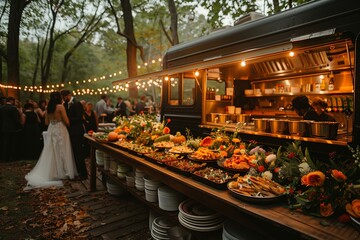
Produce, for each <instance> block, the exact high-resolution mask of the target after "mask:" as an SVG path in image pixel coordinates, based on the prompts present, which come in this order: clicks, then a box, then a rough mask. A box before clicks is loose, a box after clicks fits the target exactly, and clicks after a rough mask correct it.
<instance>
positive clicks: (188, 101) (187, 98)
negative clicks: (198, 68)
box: [182, 77, 196, 106]
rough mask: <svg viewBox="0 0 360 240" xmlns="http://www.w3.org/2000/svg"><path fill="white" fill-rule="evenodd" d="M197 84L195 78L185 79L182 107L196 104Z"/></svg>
mask: <svg viewBox="0 0 360 240" xmlns="http://www.w3.org/2000/svg"><path fill="white" fill-rule="evenodd" d="M195 84H196V83H195V79H194V78H188V77H184V79H183V88H182V90H183V92H182V99H183V100H182V105H185V106H189V105H193V104H194V98H195Z"/></svg>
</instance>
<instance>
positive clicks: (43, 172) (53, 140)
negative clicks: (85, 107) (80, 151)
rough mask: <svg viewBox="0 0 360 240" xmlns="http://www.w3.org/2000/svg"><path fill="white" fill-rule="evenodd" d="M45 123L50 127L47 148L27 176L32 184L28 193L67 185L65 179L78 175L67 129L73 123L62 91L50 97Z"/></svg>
mask: <svg viewBox="0 0 360 240" xmlns="http://www.w3.org/2000/svg"><path fill="white" fill-rule="evenodd" d="M45 123H46V124H47V125H49V126H48V130H47V134H46V137H45V143H44V148H43V150H42V152H41V155H40V158H39V160H38V162H37V163H36V166H35V167H34V168H33V169H32V170H31V171H30V172H29V173H28V174H27V175H26V176H25V179H26V180H27V181H28V183H27V187H25V190H28V189H32V188H39V187H50V186H63V183H62V181H61V179H66V178H69V179H73V178H74V177H75V176H77V170H76V165H75V160H74V156H73V152H72V149H71V143H70V137H69V133H68V130H67V128H66V126H69V124H70V122H69V118H68V117H67V115H66V110H65V108H64V106H63V105H62V97H61V94H60V92H52V93H51V94H50V100H49V104H48V107H47V110H46V114H45Z"/></svg>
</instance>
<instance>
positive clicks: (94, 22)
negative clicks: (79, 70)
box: [61, 1, 105, 83]
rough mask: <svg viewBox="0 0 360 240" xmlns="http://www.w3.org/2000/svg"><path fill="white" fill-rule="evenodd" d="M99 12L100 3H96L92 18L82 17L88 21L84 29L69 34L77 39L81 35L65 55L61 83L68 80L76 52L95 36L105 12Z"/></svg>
mask: <svg viewBox="0 0 360 240" xmlns="http://www.w3.org/2000/svg"><path fill="white" fill-rule="evenodd" d="M98 11H100V1H99V2H97V3H96V6H95V13H94V14H93V15H92V16H85V14H84V16H82V17H81V18H82V19H86V22H85V23H84V24H83V27H82V29H80V30H76V31H74V32H70V33H69V34H70V35H71V36H73V37H74V38H76V37H77V35H79V37H78V39H77V41H76V43H75V44H74V46H73V47H71V48H70V49H69V50H68V51H67V52H66V53H65V55H64V65H63V72H62V77H61V83H64V82H65V81H66V80H67V74H68V64H69V59H70V57H71V56H72V55H73V54H74V52H75V50H76V49H77V48H78V47H79V46H80V45H81V44H82V43H84V42H85V41H87V40H88V39H89V38H90V37H91V36H92V35H93V34H94V32H95V31H97V30H98V27H99V24H100V21H101V20H102V17H103V15H104V13H105V10H103V11H101V12H100V13H99V14H98Z"/></svg>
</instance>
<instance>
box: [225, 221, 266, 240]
mask: <svg viewBox="0 0 360 240" xmlns="http://www.w3.org/2000/svg"><path fill="white" fill-rule="evenodd" d="M261 238H262V237H261V235H259V233H257V232H256V231H251V230H250V229H248V228H246V227H244V226H241V225H240V224H239V223H237V222H235V221H232V220H230V219H227V220H226V221H225V222H224V226H223V234H222V239H223V240H245V239H249V240H252V239H261Z"/></svg>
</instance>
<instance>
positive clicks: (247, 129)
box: [199, 122, 352, 146]
mask: <svg viewBox="0 0 360 240" xmlns="http://www.w3.org/2000/svg"><path fill="white" fill-rule="evenodd" d="M199 127H200V128H205V129H213V128H222V127H224V130H226V131H228V132H235V131H237V132H238V133H244V134H250V135H257V136H266V137H273V138H281V139H289V140H300V141H307V142H314V143H323V144H330V145H339V146H346V145H347V144H348V143H349V142H351V141H352V136H346V135H344V134H338V137H337V139H335V140H328V139H322V138H313V137H301V136H297V135H286V134H276V133H266V132H257V131H255V130H254V125H253V124H251V123H250V124H247V125H245V126H243V127H241V128H237V129H236V124H235V123H229V124H219V123H211V122H206V123H205V124H202V125H199Z"/></svg>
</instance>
